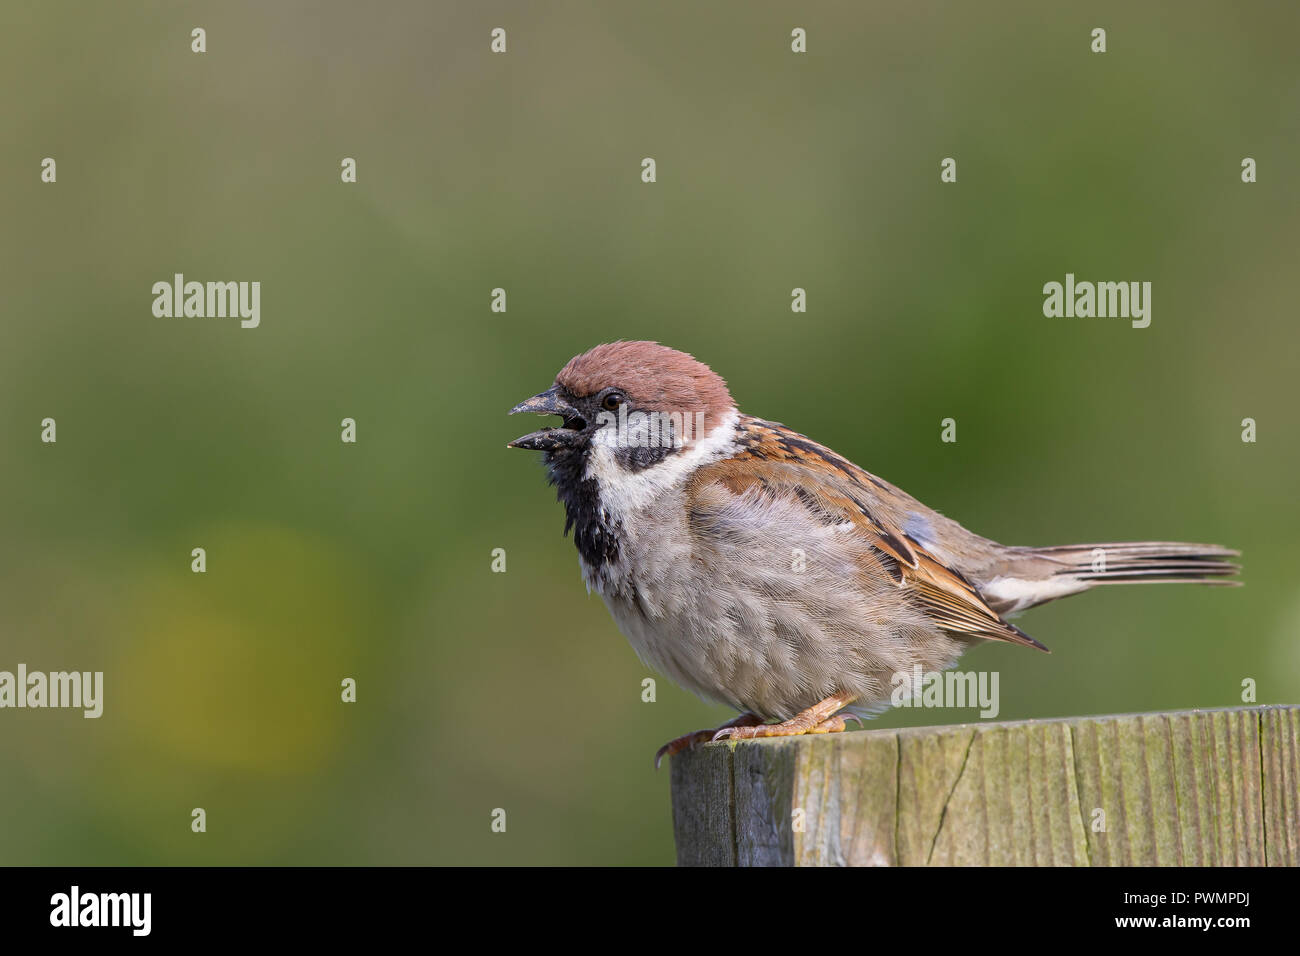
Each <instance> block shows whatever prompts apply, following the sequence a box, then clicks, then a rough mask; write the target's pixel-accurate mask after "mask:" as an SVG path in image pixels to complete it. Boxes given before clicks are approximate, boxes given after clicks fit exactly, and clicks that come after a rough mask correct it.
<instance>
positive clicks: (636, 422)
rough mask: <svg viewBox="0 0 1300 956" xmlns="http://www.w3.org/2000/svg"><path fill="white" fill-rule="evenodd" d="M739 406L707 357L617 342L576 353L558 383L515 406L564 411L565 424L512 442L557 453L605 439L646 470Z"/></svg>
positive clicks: (627, 463) (631, 464)
mask: <svg viewBox="0 0 1300 956" xmlns="http://www.w3.org/2000/svg"><path fill="white" fill-rule="evenodd" d="M733 411H734V405H733V403H732V400H731V393H730V392H728V391H727V384H726V382H724V381H723V380H722V378H721V376H719V375H718V374H717V373H716V372H714V371H713V370H712V369H711V368H709V367H708V366H707V365H705V364H704V363H703V362H700V361H697V360H696V359H695V358H693V357H692V356H690V355H687V354H686V353H685V352H678V351H677V350H675V349H670V348H668V347H667V346H664V345H659V344H658V343H656V342H610V343H607V344H605V345H597V346H596V347H595V348H593V349H591V350H590V351H588V352H583V353H582V354H581V355H576V356H574V357H573V358H572V359H570V360H569V362H568V364H567V365H565V366H564V368H562V369H560V372H559V374H558V375H556V376H555V384H554V385H553V386H551V387H550V388H548V389H547V390H546V391H544V392H542V393H541V394H539V395H534V396H533V397H532V398H530V399H528V400H527V401H525V402H520V403H519V404H518V405H516V406H515V407H514V408H512V409H511V410H510V414H512V415H513V414H515V413H517V412H535V413H537V414H540V415H558V416H560V419H561V423H560V424H559V425H556V426H552V427H549V428H541V429H538V430H537V431H535V432H529V433H528V434H527V435H523V436H521V437H519V438H516V439H515V440H514V441H512V442H510V445H509V447H511V448H527V449H533V450H536V451H543V452H546V453H547V459H548V460H554V459H555V458H557V457H567V456H570V455H573V454H575V453H576V454H578V455H583V454H585V453H587V452H588V451H590V450H591V449H592V448H593V447H594V446H598V445H604V446H608V447H610V448H611V449H612V450H613V453H614V457H615V458H616V459H618V460H619V461H620V463H621V464H623V465H624V467H628V468H632V469H639V468H644V467H646V466H648V465H650V464H653V463H655V462H657V461H660V460H662V459H663V458H664V457H666V456H667V455H669V454H671V453H673V452H674V451H676V450H678V449H680V448H683V447H687V446H689V445H690V444H691V443H692V442H694V441H697V440H698V439H700V438H703V437H704V436H705V435H707V434H708V433H709V431H710V430H712V429H713V428H714V427H716V426H717V425H718V424H719V423H721V421H722V420H723V419H724V418H725V417H726V416H727V415H728V414H729V413H731V412H733Z"/></svg>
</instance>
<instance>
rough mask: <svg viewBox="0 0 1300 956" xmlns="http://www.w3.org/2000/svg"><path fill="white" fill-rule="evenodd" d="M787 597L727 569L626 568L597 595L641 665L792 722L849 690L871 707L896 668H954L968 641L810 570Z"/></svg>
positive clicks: (885, 694) (897, 603) (888, 599)
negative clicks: (648, 571)
mask: <svg viewBox="0 0 1300 956" xmlns="http://www.w3.org/2000/svg"><path fill="white" fill-rule="evenodd" d="M801 584H802V585H803V587H802V588H801V589H799V590H797V591H796V590H791V591H790V593H789V594H787V595H786V596H784V597H781V596H777V597H774V596H773V594H772V591H771V582H770V581H768V582H766V584H765V585H763V586H757V585H755V584H753V583H751V582H748V581H743V580H728V579H727V578H726V576H725V574H718V573H715V574H712V575H709V574H704V573H687V574H659V575H655V576H654V577H653V578H651V579H648V580H647V579H644V578H641V576H636V577H633V576H630V575H629V576H627V577H625V578H624V579H623V582H622V586H621V587H618V588H617V589H612V588H611V589H608V590H607V589H602V588H600V587H595V588H594V589H595V590H597V591H598V592H599V593H601V596H602V597H603V598H604V600H605V604H606V606H607V607H608V608H609V610H610V613H611V615H612V616H613V617H614V620H615V622H616V623H617V624H618V626H619V629H620V630H621V631H622V632H623V634H624V635H625V636H626V637H627V639H628V641H629V643H630V644H631V645H632V647H633V649H634V650H635V651H636V653H637V655H638V656H639V657H640V658H641V660H642V661H643V662H645V663H646V664H647V665H648V666H650V667H652V668H654V669H655V670H657V671H659V672H660V673H662V674H664V675H666V676H667V677H669V678H670V679H672V680H673V681H675V682H676V683H677V684H679V685H680V686H682V687H684V688H685V689H687V690H689V691H692V692H693V693H695V694H697V695H699V696H700V697H702V698H704V699H706V700H709V701H714V702H719V703H725V704H728V705H730V706H732V707H734V708H736V709H737V710H738V711H749V712H751V713H755V714H758V715H760V716H762V717H764V718H767V719H782V720H784V719H788V718H790V717H793V716H794V715H795V714H797V713H799V712H800V711H801V710H804V709H806V708H808V707H811V706H812V705H813V704H815V703H817V702H818V701H821V700H824V699H825V698H827V697H829V696H830V695H832V694H834V693H838V692H841V691H847V692H849V693H852V694H854V695H856V696H857V698H858V704H859V705H861V706H863V707H865V708H871V707H874V706H876V705H879V704H882V703H885V702H887V701H888V700H889V697H890V694H891V691H892V689H893V687H894V686H895V683H894V675H895V674H897V673H903V674H907V675H910V674H911V673H912V668H913V667H914V666H915V665H916V664H920V665H921V666H922V667H923V668H924V669H925V670H927V671H928V670H931V669H938V668H944V667H949V666H951V665H952V664H953V663H954V662H955V660H956V658H957V656H958V655H959V654H960V653H961V651H962V650H963V649H964V646H965V645H964V644H963V643H962V642H959V641H957V640H955V639H953V638H950V637H949V636H948V635H946V634H944V633H942V632H940V631H938V630H937V629H935V628H934V627H933V626H932V625H931V624H930V623H929V622H928V621H926V620H925V619H924V618H923V617H921V616H920V615H918V614H917V613H916V612H915V611H913V610H912V609H911V608H910V607H908V606H907V605H906V603H905V602H904V601H903V600H902V599H901V598H900V597H899V596H898V595H897V594H896V593H890V592H885V593H883V594H869V595H868V594H863V593H861V592H858V591H855V590H854V589H852V588H846V587H845V586H844V583H843V582H842V581H841V582H839V583H838V587H832V586H831V582H829V581H825V580H819V579H818V578H817V576H816V575H813V576H811V578H810V579H809V580H807V581H803V582H801Z"/></svg>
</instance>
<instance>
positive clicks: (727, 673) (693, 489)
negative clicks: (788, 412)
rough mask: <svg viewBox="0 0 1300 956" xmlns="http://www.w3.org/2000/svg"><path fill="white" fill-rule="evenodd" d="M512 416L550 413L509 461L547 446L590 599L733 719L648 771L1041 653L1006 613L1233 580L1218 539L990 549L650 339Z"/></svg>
mask: <svg viewBox="0 0 1300 956" xmlns="http://www.w3.org/2000/svg"><path fill="white" fill-rule="evenodd" d="M520 412H534V413H537V414H541V415H558V416H559V417H560V420H561V421H560V424H559V425H556V426H553V427H547V428H542V429H539V430H538V431H534V432H530V433H529V434H527V435H524V436H522V437H520V438H516V439H515V440H514V441H512V442H510V443H509V445H508V447H511V448H524V449H533V450H537V451H541V452H542V453H543V462H544V464H545V467H546V471H547V475H548V478H549V480H550V483H551V484H552V485H554V487H555V490H556V496H557V497H558V499H559V501H560V503H561V504H562V505H563V506H564V511H565V525H564V533H565V534H566V535H567V534H569V533H570V532H572V534H573V540H574V543H575V544H576V545H577V549H578V560H579V566H580V568H581V571H582V576H583V578H584V579H585V581H586V584H587V588H588V591H595V592H596V593H597V594H599V595H600V596H601V598H602V599H603V600H604V602H605V604H606V606H607V607H608V608H609V611H610V614H611V615H612V616H613V618H614V620H615V621H616V622H617V624H618V627H619V629H620V630H621V631H622V632H623V634H624V635H626V637H627V639H628V641H629V642H630V643H631V644H632V647H633V648H634V649H635V650H636V652H637V654H638V655H639V656H640V658H641V660H642V661H643V662H645V663H646V664H647V665H649V666H650V667H652V668H654V669H655V670H657V671H659V672H661V673H663V674H665V675H667V676H668V677H670V678H671V679H672V680H674V681H675V682H676V683H677V684H679V685H680V686H682V687H684V688H686V689H688V690H690V691H692V692H694V693H695V694H697V695H699V696H700V697H702V698H704V699H705V700H708V701H712V702H720V703H724V704H727V705H729V706H731V707H733V708H735V709H736V710H737V711H738V712H739V716H738V717H736V718H735V719H734V720H732V721H729V722H728V723H726V724H724V725H723V726H722V727H720V728H714V729H711V730H704V731H697V732H695V733H691V734H686V735H684V736H682V737H679V738H677V739H676V740H673V741H671V742H669V743H667V744H665V745H664V746H663V747H661V748H660V749H659V752H658V753H657V754H656V755H655V765H656V766H658V765H659V762H660V760H661V759H662V758H663V757H664V756H665V755H673V754H677V753H680V752H681V751H682V750H684V749H686V748H689V747H693V746H695V745H696V744H698V743H701V742H704V741H708V740H717V739H724V738H731V739H744V738H752V737H773V736H787V735H796V734H810V733H833V732H837V731H842V730H844V729H845V727H846V723H845V717H849V718H850V719H857V721H858V723H859V724H860V723H861V717H860V715H861V714H863V713H870V712H872V711H873V710H879V709H880V708H882V707H883V706H885V705H886V704H887V703H888V701H889V699H890V696H891V692H892V690H893V688H894V687H895V686H897V684H896V682H895V681H894V680H893V676H894V675H895V674H899V673H903V674H912V673H914V670H913V669H914V668H915V667H917V666H919V667H920V668H921V670H922V672H923V673H928V672H931V671H936V670H943V669H946V668H949V667H951V666H953V665H954V664H955V663H956V662H957V659H958V657H959V656H960V655H961V654H962V652H963V651H965V650H966V649H967V648H969V647H971V646H973V645H975V644H980V643H983V642H985V641H1003V642H1006V643H1009V644H1019V645H1022V646H1024V647H1032V648H1036V649H1038V650H1041V651H1046V650H1047V648H1046V647H1045V646H1044V645H1042V644H1040V643H1039V642H1038V641H1037V640H1035V639H1034V638H1032V637H1030V636H1029V635H1028V634H1026V633H1025V632H1024V631H1022V630H1020V629H1019V628H1018V627H1016V626H1015V625H1014V624H1012V623H1010V622H1009V621H1008V617H1010V616H1011V615H1014V614H1016V613H1018V612H1020V611H1024V610H1025V609H1027V608H1031V607H1034V606H1036V605H1039V604H1043V603H1046V602H1047V601H1052V600H1055V599H1056V598H1061V597H1065V596H1067V595H1070V594H1079V593H1080V592H1083V591H1087V590H1089V589H1091V588H1093V587H1095V586H1097V585H1099V584H1128V583H1138V582H1145V581H1151V582H1156V581H1193V582H1199V583H1204V584H1235V583H1237V582H1233V581H1227V580H1225V578H1227V577H1229V576H1231V575H1233V574H1235V573H1236V572H1237V571H1238V570H1240V568H1239V566H1238V565H1236V564H1232V563H1230V562H1229V561H1228V560H1226V559H1228V558H1232V557H1234V556H1236V555H1238V554H1239V552H1237V551H1233V550H1230V549H1227V548H1223V547H1219V546H1218V545H1208V544H1183V543H1176V542H1165V541H1139V542H1130V543H1121V544H1074V545H1061V546H1055V547H1042V548H1036V547H1015V546H1008V545H1003V544H998V543H997V542H996V541H991V540H989V539H988V538H982V537H980V536H979V535H977V534H975V533H973V532H971V531H967V530H966V529H965V528H964V527H962V526H961V525H960V524H958V523H957V522H956V521H953V520H952V519H951V518H947V517H944V516H943V515H942V514H940V513H939V512H937V511H935V510H934V509H932V508H929V507H926V506H925V505H923V504H922V503H921V502H919V501H917V500H916V499H915V498H913V497H912V496H911V495H909V494H907V493H906V492H904V491H902V490H901V489H899V488H897V487H895V486H894V485H891V484H890V483H889V482H887V481H885V480H884V479H882V478H879V477H877V476H876V475H873V474H871V473H870V472H868V471H865V470H864V469H862V468H860V467H858V466H857V465H855V464H853V463H852V462H851V461H849V460H848V459H846V458H844V457H842V456H841V455H838V454H836V453H835V452H833V451H831V450H830V449H829V448H827V447H825V446H823V445H819V444H818V443H817V442H815V441H813V440H812V439H810V438H807V437H805V436H804V435H801V434H800V433H798V432H796V431H794V430H793V429H790V428H787V427H786V426H785V425H781V424H779V423H777V422H772V421H765V420H764V419H761V418H755V417H753V416H752V415H746V414H742V413H741V412H740V411H739V410H738V409H737V408H736V404H735V402H734V401H733V400H732V397H731V393H730V391H729V390H728V388H727V384H726V382H724V381H723V379H722V378H721V377H720V376H719V375H718V374H717V373H716V372H714V371H713V370H712V369H711V368H709V367H708V366H707V365H705V364H704V363H702V362H700V361H698V360H696V359H695V358H694V357H693V356H691V355H688V354H686V353H684V352H679V351H676V350H674V349H671V348H668V347H666V346H663V345H660V344H658V343H656V342H627V341H619V342H612V343H607V344H604V345H598V346H596V347H595V348H593V349H591V350H590V351H588V352H584V353H582V354H581V355H577V356H575V357H574V358H572V359H571V360H570V361H569V362H568V363H567V364H566V365H565V366H564V367H563V368H562V369H561V370H560V372H559V374H558V375H556V377H555V382H554V384H553V385H552V386H551V387H550V388H549V389H547V390H546V391H544V392H542V393H541V394H539V395H534V396H533V397H532V398H530V399H528V400H527V401H524V402H521V403H520V404H518V405H516V406H515V407H514V408H513V409H511V411H510V414H518V413H520ZM846 708H848V710H847V711H846V710H845V709H846Z"/></svg>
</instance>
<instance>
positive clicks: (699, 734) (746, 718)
mask: <svg viewBox="0 0 1300 956" xmlns="http://www.w3.org/2000/svg"><path fill="white" fill-rule="evenodd" d="M762 722H763V718H761V717H759V716H758V715H757V714H748V713H746V714H741V715H740V716H739V717H734V718H732V719H731V720H729V721H727V722H726V723H725V724H723V725H722V726H721V727H715V728H714V729H713V730H697V731H695V733H693V734H686V735H684V736H682V737H678V738H677V739H676V740H670V741H668V743H666V744H664V745H663V746H662V747H660V748H659V750H658V751H657V752H656V753H655V769H656V770H658V769H659V764H660V763H662V762H663V759H664V757H675V756H677V755H678V754H679V753H681V752H682V751H683V750H694V749H695V747H696V746H697V745H699V744H707V743H708V742H709V741H710V740H716V739H717V736H716V735H717V734H720V733H722V731H724V730H727V729H730V728H732V727H752V726H754V725H756V724H761V723H762Z"/></svg>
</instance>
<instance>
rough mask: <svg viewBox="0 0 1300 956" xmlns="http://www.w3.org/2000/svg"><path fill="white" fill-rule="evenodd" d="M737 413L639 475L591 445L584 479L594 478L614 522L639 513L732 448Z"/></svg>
mask: <svg viewBox="0 0 1300 956" xmlns="http://www.w3.org/2000/svg"><path fill="white" fill-rule="evenodd" d="M739 421H740V413H739V412H737V411H736V410H735V409H732V410H731V411H729V412H728V413H727V414H726V416H725V417H724V418H723V419H722V421H721V422H719V423H718V424H717V425H716V426H715V427H714V428H713V429H712V430H711V431H710V432H709V433H708V434H707V435H705V436H704V437H703V438H701V439H700V440H699V441H697V442H695V443H694V444H691V445H688V446H687V447H685V448H683V449H681V450H680V451H676V452H674V453H673V454H671V455H669V456H668V457H667V458H665V459H664V460H663V461H661V462H659V463H658V464H655V465H651V466H650V467H649V468H645V469H642V470H641V471H628V470H626V469H624V468H623V466H622V465H620V464H619V463H618V460H617V459H616V458H615V457H614V450H615V449H614V447H613V446H612V445H611V444H609V443H606V442H593V443H592V447H591V454H590V455H588V457H587V470H586V471H585V472H584V474H583V477H584V478H595V479H596V482H597V484H598V485H599V487H600V503H601V505H602V507H603V509H604V510H605V511H606V512H607V513H608V515H609V516H610V517H611V518H613V519H614V520H621V519H623V518H624V517H626V516H628V515H631V514H634V513H635V512H638V511H642V510H644V509H646V508H648V507H650V506H651V505H653V504H654V502H655V501H656V500H657V499H658V498H659V497H660V496H661V495H662V494H663V493H664V492H665V491H667V490H669V489H670V488H674V487H676V486H677V485H680V484H681V483H683V482H684V481H685V480H686V479H687V478H688V477H689V476H690V475H691V474H692V473H693V472H694V471H695V469H697V468H699V467H701V466H702V465H707V464H709V463H710V462H713V461H717V460H718V459H720V458H724V457H726V456H727V455H728V454H730V453H731V451H732V450H733V449H734V447H735V438H736V424H737V422H739Z"/></svg>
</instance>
